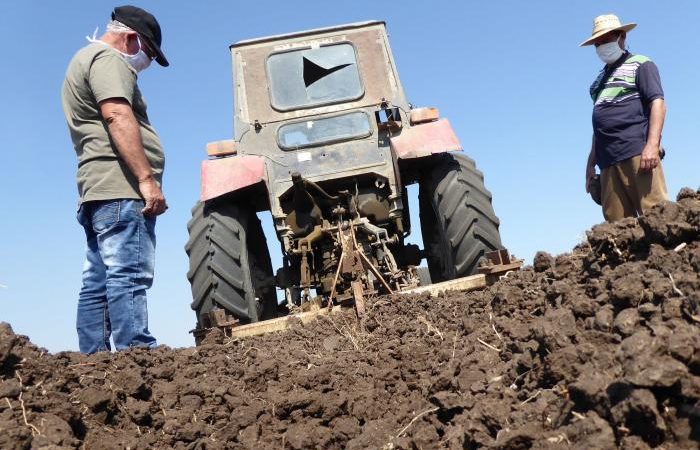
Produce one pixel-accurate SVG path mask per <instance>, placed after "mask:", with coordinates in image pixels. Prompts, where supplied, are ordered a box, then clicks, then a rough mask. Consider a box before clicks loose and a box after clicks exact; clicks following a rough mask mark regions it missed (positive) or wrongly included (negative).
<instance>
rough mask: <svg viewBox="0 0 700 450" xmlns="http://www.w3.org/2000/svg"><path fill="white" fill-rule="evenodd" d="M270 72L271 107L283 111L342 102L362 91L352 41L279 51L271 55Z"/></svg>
mask: <svg viewBox="0 0 700 450" xmlns="http://www.w3.org/2000/svg"><path fill="white" fill-rule="evenodd" d="M267 71H268V78H269V81H270V94H271V97H272V106H273V107H274V108H276V109H280V110H290V109H297V108H308V107H311V106H316V105H323V104H328V103H339V102H343V101H347V100H354V99H357V98H359V97H361V96H362V94H363V88H362V83H361V81H360V73H359V71H358V69H357V60H356V58H355V49H354V48H353V46H352V45H350V44H335V45H329V46H325V47H319V48H313V49H305V50H296V51H291V52H285V53H277V54H274V55H271V56H270V57H269V58H268V60H267Z"/></svg>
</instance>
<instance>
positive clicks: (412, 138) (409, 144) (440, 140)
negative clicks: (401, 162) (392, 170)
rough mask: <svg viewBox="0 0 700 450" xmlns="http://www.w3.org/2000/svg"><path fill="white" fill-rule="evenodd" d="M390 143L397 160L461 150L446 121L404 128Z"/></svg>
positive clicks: (460, 145) (441, 120)
mask: <svg viewBox="0 0 700 450" xmlns="http://www.w3.org/2000/svg"><path fill="white" fill-rule="evenodd" d="M390 141H391V148H392V150H393V151H394V153H395V154H396V157H397V158H399V159H410V158H420V157H421V156H429V155H432V154H435V153H443V152H453V151H460V150H462V144H460V143H459V139H457V136H456V135H455V132H454V131H453V130H452V126H451V125H450V122H449V121H448V120H447V119H440V120H436V121H435V122H428V123H423V124H420V125H414V126H412V127H410V128H405V129H404V130H403V131H402V132H401V134H400V135H398V136H393V137H392V138H390Z"/></svg>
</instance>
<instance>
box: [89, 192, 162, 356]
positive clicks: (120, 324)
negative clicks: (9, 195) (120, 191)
mask: <svg viewBox="0 0 700 450" xmlns="http://www.w3.org/2000/svg"><path fill="white" fill-rule="evenodd" d="M143 206H144V203H143V201H141V200H131V199H125V200H106V201H90V202H85V203H83V204H82V205H81V206H80V209H79V210H78V222H80V224H81V225H82V226H83V228H84V229H85V235H86V237H87V255H86V259H85V265H84V267H83V285H82V288H81V289H80V294H79V297H78V319H77V329H78V341H79V345H80V351H81V352H83V353H95V352H98V351H104V350H111V347H110V345H109V337H110V334H111V335H112V337H113V339H114V346H115V347H116V348H117V350H123V349H126V348H129V347H151V348H152V347H155V346H156V339H155V338H154V337H153V336H152V335H151V333H150V332H149V331H148V311H147V306H146V289H148V288H150V287H151V285H152V284H153V269H154V265H155V246H156V236H155V225H156V219H155V217H150V216H144V215H143V214H142V213H141V209H142V208H143Z"/></svg>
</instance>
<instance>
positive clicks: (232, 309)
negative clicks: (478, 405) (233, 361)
mask: <svg viewBox="0 0 700 450" xmlns="http://www.w3.org/2000/svg"><path fill="white" fill-rule="evenodd" d="M230 50H231V59H232V65H233V74H234V76H233V78H234V85H233V89H234V139H229V140H223V141H216V142H211V143H209V144H207V154H208V158H207V159H206V160H204V161H203V163H202V166H201V195H200V200H199V201H198V202H197V204H196V205H195V206H194V208H193V209H192V219H191V220H190V221H189V223H188V231H189V240H188V242H187V244H186V247H185V250H186V252H187V255H188V256H189V271H188V273H187V277H188V279H189V281H190V283H191V286H192V295H193V301H192V309H193V310H194V311H195V313H196V317H197V327H196V329H195V330H194V331H195V337H197V336H198V332H200V333H201V332H202V331H204V330H207V329H210V328H212V327H214V326H235V325H239V324H247V323H252V322H258V321H263V320H267V319H272V318H275V317H277V316H279V315H281V314H288V313H289V312H295V311H304V310H306V309H308V308H309V307H310V306H313V305H315V306H316V307H329V308H331V307H333V306H337V305H345V304H355V307H356V308H358V312H359V313H361V312H362V311H361V309H362V308H364V306H363V302H362V301H361V300H362V299H363V298H364V296H365V295H381V294H390V293H394V292H397V291H403V290H406V289H411V288H414V287H416V286H419V285H425V284H428V283H431V282H440V281H445V280H453V279H455V278H459V277H464V276H467V275H471V274H474V273H476V272H477V269H478V268H479V265H480V263H481V262H482V261H483V259H484V256H485V255H486V254H487V253H489V252H493V251H499V250H501V249H502V246H501V238H500V235H499V230H498V227H499V220H498V218H497V217H496V214H495V213H494V210H493V206H492V202H491V194H490V192H489V191H488V190H486V188H485V186H484V179H483V175H482V173H481V172H479V171H478V170H477V168H476V165H475V162H474V160H472V159H471V158H469V157H468V156H467V155H466V154H465V153H464V152H463V151H462V146H461V144H460V142H459V140H458V138H457V136H456V135H455V132H454V130H453V128H452V127H451V125H450V122H449V121H448V120H447V119H446V118H443V117H440V115H439V111H438V110H437V109H436V108H414V107H413V106H412V105H411V104H410V103H409V102H408V100H407V99H406V96H405V93H404V91H403V88H402V86H401V81H400V79H399V74H398V72H397V69H396V64H395V62H394V58H393V55H392V52H391V49H390V47H389V41H388V37H387V31H386V26H385V23H384V22H381V21H370V22H362V23H354V24H349V25H342V26H335V27H329V28H322V29H316V30H310V31H303V32H297V33H290V34H284V35H278V36H271V37H264V38H259V39H251V40H245V41H240V42H237V43H235V44H233V45H231V46H230ZM414 183H418V191H419V195H418V207H419V217H420V228H421V232H422V237H423V248H420V247H419V246H418V245H415V244H408V243H407V242H406V238H407V236H408V235H409V234H410V232H411V228H412V225H413V226H415V225H414V224H411V220H410V214H409V201H408V191H407V186H409V185H411V184H414ZM266 211H269V212H270V213H271V218H272V224H273V226H274V232H275V234H276V237H277V239H278V241H279V243H280V245H281V252H282V261H281V268H280V269H279V270H277V271H276V273H273V266H272V263H271V259H270V253H269V250H268V244H267V241H266V238H265V234H264V232H263V228H262V225H261V221H260V220H259V218H258V213H260V212H266ZM423 259H425V260H426V261H427V268H426V267H420V265H421V261H422V260H423ZM278 290H279V292H284V299H281V298H280V300H278V295H277V292H278Z"/></svg>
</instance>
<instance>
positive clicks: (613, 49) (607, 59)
mask: <svg viewBox="0 0 700 450" xmlns="http://www.w3.org/2000/svg"><path fill="white" fill-rule="evenodd" d="M595 51H596V53H597V54H598V57H599V58H600V59H601V60H602V61H603V62H604V63H605V64H612V63H614V62H615V61H617V60H618V59H620V56H622V54H623V53H624V51H623V50H622V49H621V48H620V44H618V43H617V41H613V42H608V43H607V44H601V45H599V46H597V47H596V48H595Z"/></svg>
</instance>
